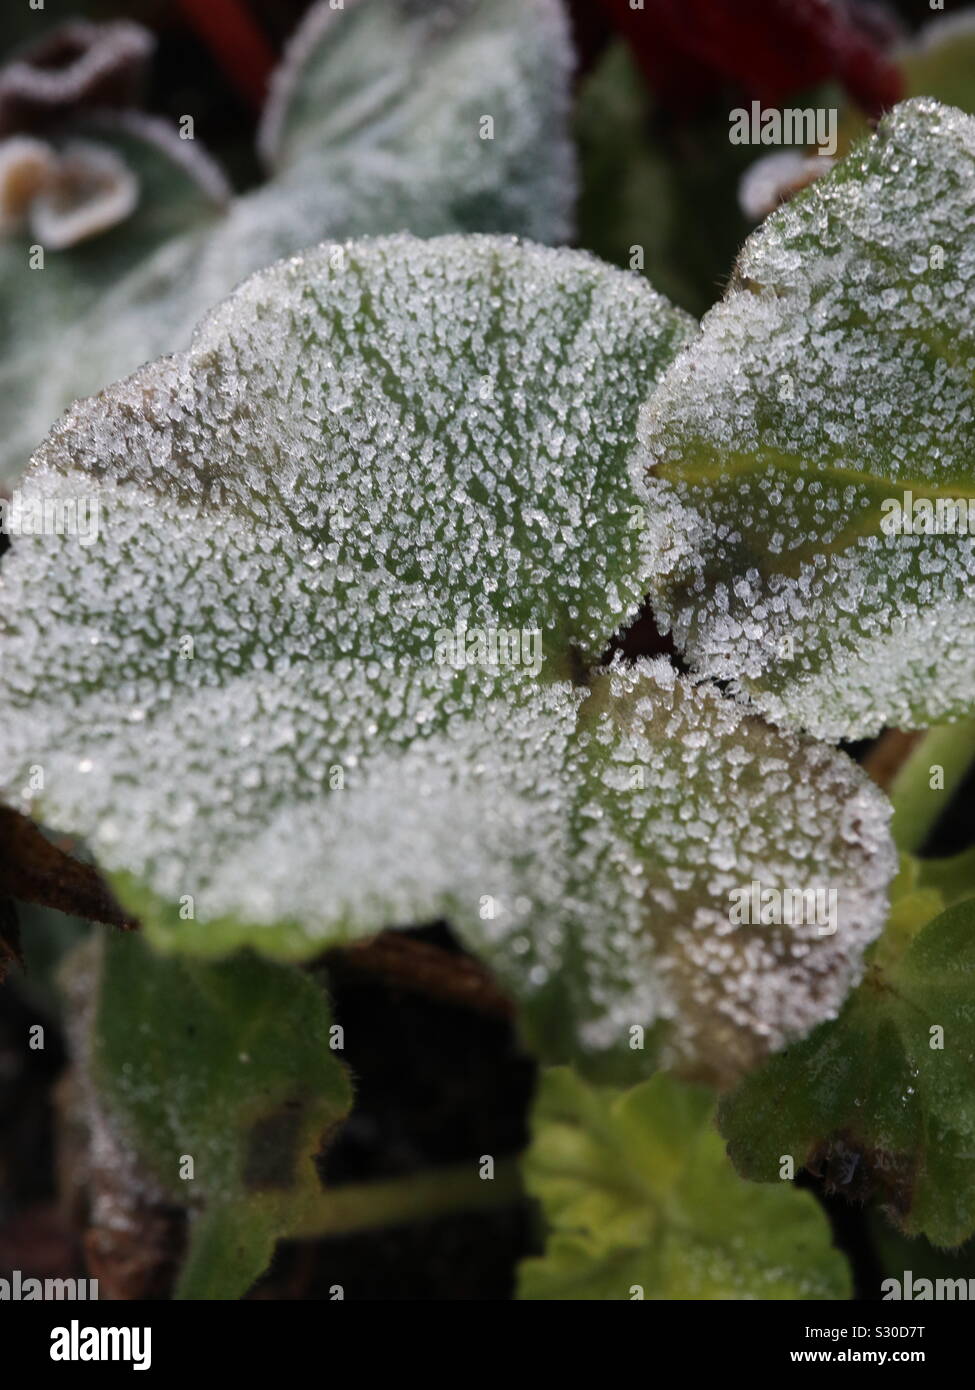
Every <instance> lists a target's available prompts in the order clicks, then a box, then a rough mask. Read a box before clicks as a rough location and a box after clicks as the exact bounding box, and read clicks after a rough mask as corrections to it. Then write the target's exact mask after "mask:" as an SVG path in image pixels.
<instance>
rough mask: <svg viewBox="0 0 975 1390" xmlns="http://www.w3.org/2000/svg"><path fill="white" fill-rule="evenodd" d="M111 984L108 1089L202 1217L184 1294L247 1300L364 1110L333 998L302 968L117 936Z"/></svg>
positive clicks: (110, 1099)
mask: <svg viewBox="0 0 975 1390" xmlns="http://www.w3.org/2000/svg"><path fill="white" fill-rule="evenodd" d="M98 988H99V1002H98V1008H97V1013H96V1017H95V1022H94V1049H93V1072H94V1076H95V1078H96V1081H97V1084H98V1086H99V1090H100V1093H101V1095H102V1096H103V1098H104V1100H105V1101H107V1103H108V1105H109V1107H110V1111H111V1113H112V1114H113V1115H114V1118H115V1121H116V1123H118V1124H120V1125H121V1126H122V1130H123V1133H124V1134H125V1136H126V1138H128V1139H129V1140H130V1141H131V1142H132V1143H133V1145H134V1147H135V1149H136V1152H137V1153H138V1154H139V1155H140V1157H141V1158H142V1160H143V1161H144V1162H145V1163H146V1165H147V1166H148V1168H149V1170H150V1172H151V1173H152V1175H153V1177H154V1179H155V1180H156V1181H157V1182H158V1183H159V1184H160V1186H161V1188H162V1189H163V1190H164V1191H165V1192H167V1193H168V1194H169V1195H170V1196H171V1197H172V1198H173V1199H174V1200H176V1201H178V1202H181V1203H183V1204H188V1205H190V1206H191V1207H192V1208H193V1209H194V1211H195V1214H194V1217H193V1225H192V1239H191V1244H190V1250H189V1254H188V1258H187V1264H186V1268H185V1270H184V1272H183V1275H182V1282H181V1285H180V1292H181V1296H183V1297H187V1298H237V1297H240V1296H241V1295H242V1294H244V1293H245V1292H246V1291H247V1289H248V1288H249V1287H250V1285H251V1284H252V1283H253V1282H254V1280H255V1279H256V1278H257V1277H258V1275H259V1274H260V1273H261V1272H262V1270H263V1269H264V1268H265V1267H266V1266H267V1264H268V1263H269V1261H270V1258H271V1254H272V1252H273V1248H274V1241H275V1239H276V1238H277V1236H278V1235H281V1234H285V1233H290V1232H291V1231H292V1230H293V1227H294V1224H295V1213H296V1212H300V1211H301V1210H302V1207H303V1205H305V1204H307V1203H308V1202H309V1200H312V1201H313V1200H314V1195H315V1194H317V1192H318V1190H319V1186H320V1183H319V1178H318V1174H317V1171H316V1169H315V1165H314V1161H313V1160H314V1156H315V1154H316V1153H317V1152H318V1151H319V1149H320V1148H321V1146H322V1140H323V1136H324V1135H325V1133H326V1131H327V1130H328V1129H329V1128H330V1127H332V1126H334V1125H336V1124H337V1123H338V1122H339V1121H340V1120H341V1119H342V1118H344V1115H345V1113H346V1111H347V1110H348V1108H349V1105H350V1103H351V1088H350V1086H349V1081H348V1077H347V1075H346V1072H345V1069H344V1067H343V1066H342V1065H341V1064H340V1062H339V1061H338V1060H337V1057H336V1055H335V1053H334V1051H332V1049H331V1038H330V1014H329V1008H328V1003H327V1001H326V999H325V997H324V995H323V993H322V991H321V989H320V988H319V986H318V985H316V984H315V983H314V981H313V980H312V979H311V978H310V977H309V976H307V975H304V974H302V973H301V972H299V971H298V970H296V969H294V968H293V967H288V966H282V965H275V964H273V963H271V962H268V961H261V960H259V959H258V958H257V957H255V956H251V955H238V956H236V957H234V958H233V959H231V960H227V961H222V962H220V963H217V964H208V963H201V962H198V961H185V960H178V959H166V958H164V957H160V956H157V955H156V954H154V953H153V952H152V951H151V950H150V949H149V947H148V946H147V945H146V943H145V942H144V941H143V940H142V939H141V938H140V937H138V936H137V935H125V936H123V935H118V934H114V933H113V934H111V935H109V936H108V937H107V938H106V939H105V942H104V945H103V957H102V962H101V969H100V974H99V985H98ZM187 1158H189V1159H192V1162H193V1175H192V1178H191V1179H186V1178H185V1176H183V1174H185V1172H187V1171H188V1168H187V1165H186V1159H187Z"/></svg>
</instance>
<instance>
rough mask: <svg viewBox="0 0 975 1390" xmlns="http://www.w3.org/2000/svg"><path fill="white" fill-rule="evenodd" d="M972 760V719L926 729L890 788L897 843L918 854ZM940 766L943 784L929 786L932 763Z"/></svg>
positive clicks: (974, 757) (974, 721)
mask: <svg viewBox="0 0 975 1390" xmlns="http://www.w3.org/2000/svg"><path fill="white" fill-rule="evenodd" d="M973 761H975V719H967V720H962V721H960V722H959V723H957V724H943V725H940V726H939V727H938V728H936V729H929V730H928V731H927V733H926V734H924V736H923V737H922V738H921V739H920V740H919V741H918V743H917V745H916V746H915V747H914V749H913V750H912V751H911V753H910V756H909V757H908V758H907V759H906V760H905V762H904V763H903V765H902V766H901V768H900V770H899V772H898V773H897V776H896V777H895V778H894V781H893V783H892V785H891V789H890V799H891V801H892V802H893V804H894V820H893V824H892V827H891V829H892V831H893V836H894V842H895V844H896V845H897V847H898V848H899V849H901V850H903V851H905V853H907V854H918V853H920V851H921V849H922V848H923V846H924V842H925V841H926V840H927V838H928V836H929V835H930V834H931V831H932V830H933V829H934V826H935V825H936V823H937V821H938V818H939V817H940V816H941V814H942V812H943V811H944V809H945V807H946V806H947V805H948V802H949V801H950V799H951V796H952V794H953V793H954V792H955V791H956V790H957V788H958V787H959V786H960V785H961V782H962V781H963V779H964V777H965V774H966V773H967V772H968V769H969V767H970V766H971V764H972V762H973ZM935 766H938V767H941V768H943V769H944V775H943V779H938V780H943V785H941V786H936V787H932V786H931V781H932V773H931V769H932V767H935Z"/></svg>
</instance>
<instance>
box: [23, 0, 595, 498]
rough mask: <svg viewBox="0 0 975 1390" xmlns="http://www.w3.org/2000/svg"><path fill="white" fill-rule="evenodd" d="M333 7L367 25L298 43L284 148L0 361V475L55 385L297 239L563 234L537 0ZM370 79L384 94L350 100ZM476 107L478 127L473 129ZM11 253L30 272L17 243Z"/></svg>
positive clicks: (541, 1) (39, 420)
mask: <svg viewBox="0 0 975 1390" xmlns="http://www.w3.org/2000/svg"><path fill="white" fill-rule="evenodd" d="M333 13H334V14H335V15H336V19H335V23H334V25H333V26H330V30H331V29H333V28H334V29H335V31H336V33H344V32H345V26H350V28H351V31H352V33H353V35H355V34H359V33H360V28H359V26H360V23H367V26H368V27H367V30H366V31H365V34H364V37H365V39H369V40H370V41H369V42H362V43H353V44H352V50H351V51H347V49H346V47H345V46H344V45H343V44H338V43H336V44H334V45H325V46H324V47H323V49H322V51H321V52H320V53H318V52H317V51H313V52H312V53H311V54H309V58H308V71H307V72H305V74H304V78H305V80H306V81H307V83H308V88H307V91H305V90H304V89H303V88H302V86H301V84H300V83H298V84H297V90H295V87H294V86H292V88H290V89H289V90H291V96H292V100H293V101H294V102H295V105H296V110H295V111H294V112H292V113H291V115H290V117H289V129H291V128H292V127H293V128H294V134H293V140H295V141H297V146H298V147H297V148H296V150H294V151H293V153H292V157H291V158H289V160H288V162H287V164H286V166H285V167H283V168H282V169H281V170H280V172H279V173H278V174H277V175H276V176H275V177H274V178H273V179H272V180H271V181H270V182H269V183H267V184H265V185H264V186H262V187H260V188H258V189H256V190H254V191H253V192H252V193H249V194H247V195H245V196H243V197H240V198H237V199H235V200H234V201H233V203H232V204H231V206H230V209H229V211H228V213H227V215H226V217H224V218H222V219H221V220H220V221H219V223H218V224H217V225H216V226H212V227H208V228H206V229H203V230H199V231H194V232H192V233H190V234H187V235H184V236H181V237H178V238H177V239H175V240H172V241H169V242H167V243H166V244H165V245H164V246H162V247H160V248H159V250H158V251H156V252H155V253H154V254H152V255H151V256H150V257H149V258H148V259H147V260H146V261H144V262H142V263H141V264H140V265H139V266H138V267H136V268H135V269H134V270H132V271H130V272H129V273H127V274H125V275H124V276H122V278H121V279H120V280H119V281H118V283H117V284H116V285H115V286H114V287H113V288H112V289H111V290H109V291H108V292H106V293H103V294H101V295H100V296H99V298H98V301H97V302H96V303H95V304H94V305H93V306H92V307H91V308H90V309H89V310H88V311H87V312H86V313H84V314H83V315H82V316H81V317H80V319H79V320H78V321H76V322H75V323H72V324H70V325H68V324H66V323H64V322H63V321H57V322H55V323H53V324H45V325H43V327H44V328H45V329H46V330H47V331H45V332H44V334H43V336H42V339H41V341H40V342H39V343H38V344H36V345H35V346H34V351H33V352H31V351H30V345H27V346H26V348H25V350H24V351H20V352H18V353H17V355H16V357H15V358H14V359H13V360H10V361H8V362H7V363H5V364H3V366H2V367H0V396H2V397H3V398H4V399H7V400H9V401H10V402H11V406H10V408H9V409H8V417H9V418H8V419H7V420H6V421H5V424H6V429H5V431H4V437H3V438H2V439H0V483H10V482H12V481H13V480H14V479H15V478H16V477H17V476H18V475H19V473H20V472H21V471H22V469H23V468H24V466H25V464H26V462H27V459H28V458H29V456H30V453H31V451H32V450H33V449H34V448H36V446H37V444H38V443H39V442H40V440H41V439H42V438H43V437H44V435H45V434H46V433H47V431H48V430H49V429H50V428H51V425H52V424H53V422H54V421H55V420H56V419H57V417H58V416H59V415H60V414H61V412H62V411H63V410H64V409H65V408H66V407H67V406H68V405H69V404H70V402H71V401H72V400H74V399H77V398H79V397H82V396H86V395H90V394H92V393H93V392H95V391H98V390H100V389H101V388H102V387H104V386H106V385H107V384H108V383H110V382H112V381H115V380H118V379H119V378H120V377H123V376H125V375H127V374H128V373H130V372H132V371H135V370H136V369H137V368H138V367H139V366H141V365H142V364H143V363H144V362H147V361H150V360H152V359H153V358H155V357H158V356H160V355H161V354H162V353H167V352H174V351H179V350H182V349H184V348H185V347H186V346H187V345H188V343H189V341H190V337H191V335H192V332H193V329H194V328H195V326H196V325H197V323H198V322H199V321H200V318H201V316H202V315H203V314H204V313H205V312H206V310H207V309H209V308H211V307H212V306H213V305H214V304H217V303H219V301H220V300H221V299H223V298H225V297H226V296H227V295H228V294H230V293H231V291H232V290H233V289H234V288H235V287H236V286H237V285H238V284H239V283H240V282H241V281H242V280H244V279H245V278H246V277H247V276H249V275H252V274H253V273H254V272H255V271H258V270H260V269H263V268H264V267H266V266H269V265H271V264H273V263H274V262H275V261H278V260H280V259H281V258H282V257H283V256H288V255H291V254H293V253H294V252H296V251H298V250H300V249H302V248H303V247H307V246H313V245H316V244H317V243H319V242H320V241H322V240H324V239H326V238H335V239H341V238H344V237H350V236H364V235H380V234H385V233H395V232H399V231H404V230H408V231H411V232H413V233H415V234H416V235H418V236H437V235H440V234H442V233H445V232H463V231H475V232H497V233H509V232H510V233H514V234H517V235H521V236H526V237H529V238H531V239H533V240H537V241H541V242H545V243H552V244H557V243H559V242H563V241H566V240H568V239H569V236H570V234H571V230H572V219H571V210H572V207H573V204H574V201H575V170H574V156H573V152H572V146H571V142H570V140H569V136H568V104H569V79H570V75H571V69H572V53H571V46H570V44H569V41H568V36H567V32H566V24H565V20H564V16H563V15H562V14H561V11H560V9H559V7H558V6H557V5H555V4H554V3H553V0H432V3H429V4H425V5H423V6H419V7H418V6H417V5H415V4H412V3H409V0H358V3H356V4H355V5H349V6H347V7H346V9H345V10H343V11H334V12H333ZM309 22H310V21H309ZM370 36H372V37H373V38H375V44H374V43H373V42H372V41H371V38H370ZM377 45H378V46H377ZM313 59H314V60H315V61H312V60H313ZM377 61H378V62H379V63H380V64H381V69H380V71H379V72H374V71H373V66H374V65H375V64H376V63H377ZM362 65H365V67H363V66H362ZM294 75H295V74H292V76H293V77H294ZM377 83H381V85H382V87H383V91H384V92H385V97H384V99H382V100H380V99H379V98H378V97H377V99H376V100H368V101H367V100H366V94H368V93H370V92H372V93H375V91H376V84H377ZM279 100H280V98H279ZM353 112H354V113H355V119H352V113H353ZM485 116H487V117H490V118H491V120H492V121H493V123H494V124H493V130H492V132H491V134H492V136H493V138H482V126H481V121H482V117H485ZM24 267H25V268H24V269H23V270H22V271H21V270H18V271H17V273H19V274H21V273H22V274H23V275H25V276H31V275H33V274H34V272H32V271H30V270H29V269H27V268H26V257H25V258H24ZM28 385H29V389H28Z"/></svg>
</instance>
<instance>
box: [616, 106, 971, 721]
mask: <svg viewBox="0 0 975 1390" xmlns="http://www.w3.org/2000/svg"><path fill="white" fill-rule="evenodd" d="M973 219H975V122H973V121H972V120H971V119H970V118H969V117H967V116H964V115H962V114H961V113H960V112H957V111H954V110H951V109H949V108H945V107H942V106H939V105H938V104H937V103H935V102H932V101H925V100H916V101H911V102H907V103H905V104H904V105H902V106H900V107H898V108H897V109H896V110H895V111H894V112H893V113H892V114H891V116H889V117H888V118H887V119H886V120H885V121H884V122H883V123H882V125H881V127H880V129H879V130H878V133H877V134H876V136H875V137H874V138H873V139H871V140H870V141H869V142H868V143H867V144H865V145H864V146H862V147H861V148H859V149H858V150H857V151H856V152H854V153H853V154H852V155H850V156H849V157H848V158H847V159H846V160H844V161H843V162H842V163H841V164H840V165H838V166H837V167H836V169H834V170H833V172H832V173H830V174H829V175H827V176H826V177H825V178H824V179H822V180H820V181H819V182H817V183H816V184H814V185H813V186H812V187H811V188H810V189H808V190H806V191H805V192H803V193H802V194H800V195H799V196H798V197H797V198H796V199H795V200H794V201H793V202H791V203H789V205H788V206H787V207H785V208H783V209H782V210H780V211H779V212H777V213H776V214H774V215H773V216H772V217H771V218H769V220H768V221H767V222H766V223H765V224H764V225H763V226H762V227H761V228H760V229H759V230H758V231H757V232H756V233H755V234H754V235H753V236H752V237H751V238H750V239H749V240H748V242H747V243H746V244H745V247H744V249H743V251H742V253H741V257H740V260H739V263H738V269H737V275H736V277H735V281H734V283H733V285H732V288H731V290H730V292H729V294H728V295H727V297H726V298H725V300H724V301H723V302H722V303H721V304H719V305H718V306H717V307H716V308H715V309H713V310H712V311H711V313H710V314H709V315H708V316H707V318H706V319H705V321H704V323H703V325H702V331H701V334H700V337H699V338H698V340H697V341H696V342H695V343H694V344H693V345H692V346H691V347H690V348H689V349H688V351H687V352H686V353H685V354H683V355H682V356H681V357H680V359H678V360H677V361H676V362H675V363H674V365H673V366H672V368H671V369H670V371H669V372H668V374H667V376H666V377H665V379H664V381H663V382H662V383H661V386H660V388H659V390H658V392H657V393H656V394H655V396H654V397H653V399H652V401H651V403H650V406H649V408H648V410H647V412H646V416H645V420H644V422H643V426H642V442H641V448H640V450H638V451H637V454H636V456H635V460H634V467H635V470H636V472H637V473H638V475H640V476H642V477H643V478H644V486H645V496H646V501H647V508H648V519H649V530H650V536H651V546H652V550H653V553H654V556H655V562H654V566H653V568H654V571H655V575H656V577H655V579H654V581H653V585H652V600H653V604H654V610H655V613H656V615H657V617H658V620H659V621H660V622H662V623H663V624H664V625H665V626H666V627H669V628H671V629H672V630H673V633H674V638H675V641H676V643H677V645H678V647H679V649H680V650H681V651H682V652H683V653H684V654H685V655H686V657H687V659H688V661H689V662H690V663H691V665H692V666H693V668H694V669H696V670H698V671H701V672H703V673H705V674H707V675H711V676H717V677H722V678H726V679H728V678H730V679H732V680H733V681H735V682H736V683H737V687H738V688H739V689H740V690H742V691H744V692H746V693H747V695H748V696H749V697H750V698H751V700H752V701H754V703H755V704H756V705H757V706H759V708H761V709H762V710H764V711H765V712H766V713H767V714H768V715H769V716H770V717H771V718H772V719H774V720H775V721H777V722H780V723H783V724H787V725H790V726H799V727H802V728H805V729H808V730H810V731H811V732H813V733H816V734H818V735H820V736H822V737H826V738H830V739H836V738H841V737H859V736H863V735H868V734H872V733H875V732H877V731H878V730H879V729H880V728H881V727H882V726H884V725H885V724H892V725H899V726H901V727H918V726H924V725H927V724H929V723H933V722H937V721H938V720H942V719H950V718H953V717H957V716H959V715H961V714H963V713H964V712H965V711H967V710H968V709H969V708H970V707H971V704H972V698H973V694H975V605H973V602H972V596H973V592H975V589H973V585H975V548H973V547H975V541H973V538H972V535H971V534H968V533H967V532H965V533H962V532H960V530H956V531H955V532H951V531H949V530H946V529H945V523H944V522H942V523H941V524H942V530H941V532H940V533H938V534H919V533H917V531H916V530H915V532H914V534H906V533H901V534H888V533H887V532H885V530H884V529H883V527H882V524H881V523H882V522H883V523H884V524H885V525H886V526H888V527H891V526H892V524H893V522H892V519H896V515H897V513H896V511H895V510H894V507H895V504H897V506H899V507H900V508H901V509H902V511H905V512H906V513H908V514H910V516H911V517H913V516H914V515H915V509H914V506H913V504H914V502H917V501H918V499H928V501H927V502H926V503H925V504H924V505H925V506H926V507H927V508H928V510H929V511H932V512H933V511H934V506H935V503H936V502H937V500H938V499H939V498H940V499H942V500H943V501H946V500H951V499H954V500H959V501H960V502H961V513H962V514H963V515H964V513H966V512H967V511H968V508H969V506H970V505H971V504H970V503H969V501H968V499H969V498H971V499H973V501H975V480H973V476H972V475H973V460H975V387H973V368H975V342H973V329H975V318H973V305H975V242H973V241H972V238H971V235H970V232H971V227H972V225H973ZM907 494H910V498H909V499H908V498H907V497H906V495H907ZM921 510H922V511H923V510H924V508H923V507H922V509H921ZM970 521H971V523H975V505H972V506H971V516H970ZM971 529H972V530H975V524H973V525H972V527H971Z"/></svg>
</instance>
